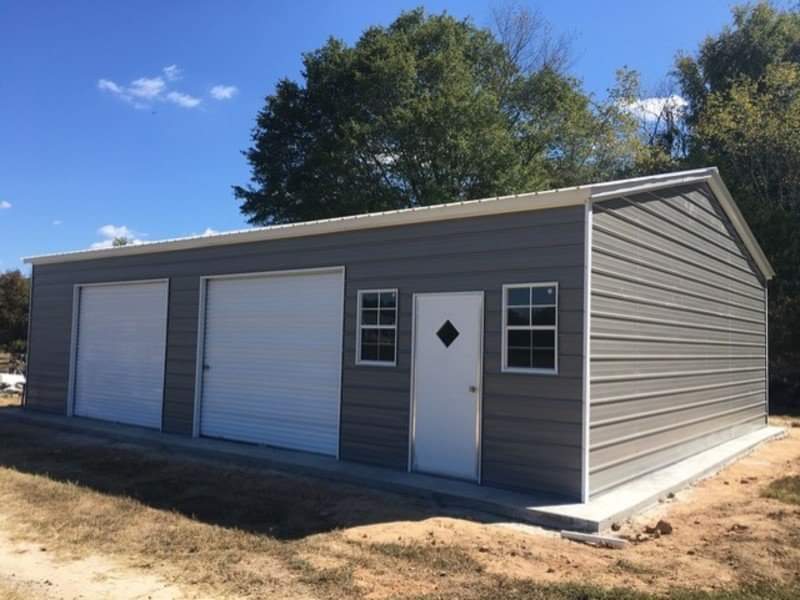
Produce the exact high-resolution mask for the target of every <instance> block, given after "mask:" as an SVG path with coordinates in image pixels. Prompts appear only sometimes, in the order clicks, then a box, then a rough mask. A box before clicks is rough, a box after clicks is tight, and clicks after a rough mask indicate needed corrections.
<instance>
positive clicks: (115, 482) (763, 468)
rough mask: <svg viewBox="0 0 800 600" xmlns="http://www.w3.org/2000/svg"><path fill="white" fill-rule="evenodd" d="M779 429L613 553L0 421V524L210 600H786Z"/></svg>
mask: <svg viewBox="0 0 800 600" xmlns="http://www.w3.org/2000/svg"><path fill="white" fill-rule="evenodd" d="M790 431H791V433H792V435H791V436H790V437H789V438H788V439H786V440H782V441H779V442H775V443H773V444H769V445H767V446H765V447H763V448H762V449H760V450H759V451H757V452H756V453H755V454H754V455H752V456H750V457H748V458H746V459H744V460H742V461H740V462H739V463H737V464H736V465H733V466H732V467H729V468H728V469H727V470H726V471H724V472H723V473H722V474H721V475H719V476H718V477H716V478H714V479H711V480H707V481H705V482H702V483H701V484H699V485H698V486H697V488H696V489H694V490H693V491H690V492H685V493H682V494H679V498H678V499H677V500H676V501H673V502H671V503H667V504H665V505H663V506H662V507H661V508H660V512H659V514H658V515H657V516H659V517H665V518H667V519H669V520H670V521H671V523H672V525H673V526H674V527H675V533H674V534H673V535H671V536H665V537H662V538H660V539H650V540H648V541H647V542H645V543H639V544H632V545H631V546H629V547H628V548H626V549H624V550H620V551H613V550H604V549H596V548H590V547H588V546H583V545H580V544H575V543H571V542H566V541H564V540H561V539H559V538H558V537H557V536H555V535H553V534H551V533H546V532H541V531H540V530H533V529H531V528H527V529H526V528H509V527H498V526H496V525H492V524H487V523H482V522H478V521H475V520H471V519H469V518H465V517H468V516H469V515H465V514H462V515H460V516H459V515H458V514H456V515H453V514H452V513H451V514H449V515H445V514H443V512H442V509H441V507H439V506H437V505H435V504H434V503H432V502H426V501H422V500H415V499H411V498H407V497H403V496H397V495H392V494H385V493H377V492H372V491H369V490H365V489H363V488H357V487H353V486H347V485H335V484H332V483H326V482H321V481H318V480H313V479H307V478H301V477H291V476H287V475H281V474H277V473H271V472H266V471H263V470H255V469H245V468H238V467H229V466H226V465H220V464H214V463H209V462H200V461H192V460H189V459H182V458H179V457H175V456H170V455H168V454H166V453H161V452H156V451H153V450H145V449H143V448H140V447H137V446H134V445H131V444H121V443H118V444H109V443H108V442H107V441H103V440H99V439H96V438H91V437H88V436H82V435H77V434H68V433H63V432H61V433H58V432H53V431H52V430H48V429H46V428H42V427H38V426H33V425H17V424H10V423H6V422H3V421H2V420H0V520H2V525H3V529H4V530H5V531H6V532H8V533H10V534H12V535H14V536H16V537H17V538H18V539H20V540H28V541H35V542H37V543H46V544H47V546H48V549H52V550H53V551H55V552H56V553H57V554H58V555H59V556H60V557H62V558H63V559H65V560H70V559H76V558H79V557H84V556H87V555H91V554H95V555H102V556H104V557H109V558H113V559H114V560H116V561H118V563H119V564H120V565H121V567H124V568H126V569H129V568H134V569H138V570H139V571H142V572H151V573H153V574H156V575H158V577H161V578H164V579H165V580H167V581H170V582H174V583H176V584H178V585H179V586H180V587H181V588H182V589H185V590H189V591H190V592H191V593H192V594H206V595H209V596H213V597H253V598H258V597H269V598H334V599H335V598H369V599H371V600H372V599H375V600H379V599H382V598H403V599H411V598H415V599H422V598H427V599H431V600H434V599H442V600H444V599H453V598H458V599H467V600H489V599H490V598H492V599H494V598H510V599H520V600H522V599H528V600H530V599H545V598H548V599H549V598H554V599H563V600H578V599H585V600H588V599H592V598H597V599H601V598H608V599H609V600H610V599H611V598H623V599H624V598H628V599H631V600H634V599H635V600H640V599H644V598H649V597H650V595H651V594H652V593H657V594H660V595H664V596H668V597H670V598H674V599H676V600H682V599H687V600H706V599H709V600H734V599H736V600H739V599H745V598H748V599H749V598H753V599H755V598H773V599H775V600H784V599H786V600H788V599H789V598H796V597H797V596H798V589H799V588H798V587H797V578H798V576H800V510H793V509H787V508H786V505H785V504H783V503H782V502H781V501H779V500H776V499H774V498H767V497H763V496H761V493H760V492H762V491H763V490H765V489H769V488H770V486H771V485H772V482H773V481H774V480H775V479H776V478H777V477H778V476H782V475H787V476H790V475H800V464H799V463H798V460H799V459H800V435H798V434H800V430H798V429H794V430H790ZM746 477H749V478H751V479H748V480H747V482H746V483H742V482H743V481H745V478H746ZM753 477H755V479H752V478H753ZM655 518H656V515H648V516H647V517H644V518H643V519H642V520H641V521H634V522H631V523H627V524H625V525H624V527H623V533H628V534H632V533H634V532H635V531H640V530H641V527H642V525H643V523H645V522H646V521H648V520H652V519H655ZM734 525H738V526H739V528H736V527H733V526H734ZM742 527H743V528H744V529H742ZM676 573H681V578H680V580H677V581H676V579H675V574H676ZM768 582H773V583H768ZM0 583H2V580H0ZM771 586H774V587H771ZM3 589H4V588H3V587H2V586H0V590H3ZM687 589H688V590H689V591H687ZM3 593H4V592H3V591H0V599H4V598H5V596H3ZM9 593H11V592H9ZM11 598H13V596H9V599H11ZM14 600H16V599H14Z"/></svg>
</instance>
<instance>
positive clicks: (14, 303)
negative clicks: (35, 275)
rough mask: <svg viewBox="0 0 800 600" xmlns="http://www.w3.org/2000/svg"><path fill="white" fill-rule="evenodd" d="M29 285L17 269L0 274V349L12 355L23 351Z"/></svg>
mask: <svg viewBox="0 0 800 600" xmlns="http://www.w3.org/2000/svg"><path fill="white" fill-rule="evenodd" d="M29 285H30V281H29V280H28V278H26V277H25V276H24V275H23V274H22V272H20V271H19V270H16V271H6V272H5V273H2V274H0V349H3V350H5V351H7V352H9V353H11V354H14V355H16V354H19V353H22V354H24V352H25V342H24V340H26V339H27V337H28V290H29Z"/></svg>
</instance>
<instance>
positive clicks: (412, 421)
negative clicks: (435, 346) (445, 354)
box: [407, 290, 486, 485]
mask: <svg viewBox="0 0 800 600" xmlns="http://www.w3.org/2000/svg"><path fill="white" fill-rule="evenodd" d="M422 296H480V299H481V316H480V323H479V325H478V328H479V331H478V339H479V340H480V341H479V345H480V348H479V349H478V357H479V360H478V362H479V364H478V391H477V394H478V402H477V410H476V413H477V414H476V418H475V460H476V461H477V465H476V472H477V474H478V478H477V483H478V485H480V484H481V481H482V478H483V473H482V469H481V464H482V462H483V461H482V460H481V457H482V454H483V359H484V340H483V338H484V320H485V313H486V294H485V292H484V291H483V290H475V291H466V292H421V293H416V294H412V296H411V369H410V370H411V390H410V392H409V395H410V398H409V411H408V412H409V415H408V421H409V422H408V465H407V471H408V472H409V473H411V472H412V471H413V470H414V439H415V434H416V431H415V429H416V414H415V413H416V410H415V408H416V398H415V397H414V396H415V394H414V390H415V381H414V360H415V358H416V346H417V340H416V330H417V297H422Z"/></svg>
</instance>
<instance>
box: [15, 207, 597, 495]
mask: <svg viewBox="0 0 800 600" xmlns="http://www.w3.org/2000/svg"><path fill="white" fill-rule="evenodd" d="M583 239H584V209H583V207H581V206H576V207H569V208H558V209H549V210H542V211H532V212H529V213H517V214H513V215H493V216H488V217H476V218H470V219H461V220H453V221H442V222H438V223H424V224H418V225H413V226H402V227H390V228H383V229H375V230H362V231H355V232H346V233H341V234H331V235H320V236H312V237H303V238H296V239H282V240H272V241H269V242H258V243H250V244H239V245H234V246H217V247H209V248H198V249H194V250H185V251H175V252H167V253H162V254H152V255H141V256H132V257H120V258H109V259H100V260H98V259H95V260H87V261H81V262H72V263H66V264H63V265H58V264H54V265H42V266H37V267H36V278H35V281H34V285H35V287H36V293H35V294H34V308H33V311H34V315H35V316H34V325H33V328H32V334H31V336H32V341H33V343H32V345H31V377H30V388H29V389H30V390H31V393H30V399H31V403H30V406H31V408H35V409H39V410H54V411H60V412H63V411H64V398H65V396H66V391H65V390H66V379H67V371H68V365H67V361H68V356H69V328H70V315H71V303H72V300H71V293H72V291H71V290H72V285H73V284H74V283H81V282H100V281H117V280H120V279H147V278H153V277H169V278H170V313H169V334H168V341H167V372H166V382H165V390H166V397H165V405H164V425H163V427H164V430H165V431H171V432H180V433H191V431H192V415H193V410H194V407H193V395H194V378H193V376H192V375H191V372H190V369H191V366H190V365H193V364H194V360H195V355H196V342H197V316H198V310H199V306H198V299H199V284H200V277H201V276H203V275H224V274H229V273H243V272H263V271H275V270H285V269H304V268H317V267H324V266H338V265H345V266H346V267H347V280H346V289H345V295H346V299H345V323H344V327H345V329H344V340H345V343H344V367H343V373H342V414H341V446H340V453H341V457H342V458H343V459H346V460H356V461H361V462H369V463H373V464H377V465H383V466H388V467H393V468H398V469H405V468H406V465H407V460H408V422H409V413H408V410H409V384H410V370H409V366H410V359H411V335H410V332H411V298H412V295H413V293H415V292H451V291H452V292H455V291H475V290H483V291H484V292H485V311H486V312H485V338H484V346H485V352H486V354H485V359H484V371H485V373H484V375H485V376H484V386H483V417H484V420H485V423H486V424H487V431H486V432H485V433H484V440H485V441H486V443H487V446H486V447H484V449H483V454H482V456H483V468H482V474H483V482H484V483H486V484H489V485H498V486H503V487H514V488H519V489H534V490H544V491H548V492H552V493H558V494H563V495H566V496H569V497H571V498H578V497H580V484H581V474H580V468H579V467H580V461H578V462H577V463H576V464H575V468H574V469H566V468H561V467H556V466H554V465H553V464H552V462H548V461H547V460H546V456H545V455H544V454H542V453H538V454H535V455H529V456H528V455H525V454H524V453H515V454H513V455H511V456H504V454H503V452H504V451H505V449H506V446H504V445H503V444H500V443H495V442H499V441H504V440H506V439H507V438H508V437H509V434H506V433H504V432H503V428H502V427H501V424H502V423H503V422H504V421H505V420H512V421H515V422H516V423H519V426H515V428H514V430H513V436H512V437H513V438H514V439H513V440H510V441H512V442H514V443H515V444H519V445H521V446H524V445H525V444H541V440H543V439H545V440H546V439H550V438H551V437H552V436H551V435H550V430H551V429H552V422H553V421H557V422H559V423H565V424H571V426H569V427H564V428H561V429H559V431H560V432H561V433H563V436H564V439H563V442H562V444H561V445H559V446H557V447H555V446H554V448H555V449H556V450H555V451H558V452H560V451H561V449H562V448H563V447H569V448H573V449H580V446H581V436H580V435H573V434H574V432H575V430H576V427H577V428H578V429H579V428H580V425H579V424H580V423H581V395H582V381H583V379H582V377H581V374H580V372H579V371H578V369H577V368H576V365H577V364H578V363H579V361H580V360H581V353H582V341H581V340H582V335H583V327H582V319H581V311H582V310H583V273H584V264H583V263H584V256H583V254H584V248H583ZM537 281H558V282H559V294H560V311H561V312H560V314H559V321H560V324H561V327H560V332H559V363H560V365H561V366H562V369H563V370H564V372H563V373H562V374H560V375H559V376H557V377H553V376H543V375H520V374H516V373H501V372H500V361H501V352H500V347H501V316H502V315H501V307H500V303H501V290H502V286H503V285H504V284H509V283H528V282H537ZM386 287H389V288H395V287H396V288H399V292H400V296H399V305H398V310H399V314H398V364H397V366H396V367H394V368H376V367H368V366H356V365H355V343H354V339H355V331H356V322H355V319H356V316H355V315H356V293H357V291H358V289H360V288H386ZM545 445H547V444H545Z"/></svg>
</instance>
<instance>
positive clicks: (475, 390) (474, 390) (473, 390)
mask: <svg viewBox="0 0 800 600" xmlns="http://www.w3.org/2000/svg"><path fill="white" fill-rule="evenodd" d="M469 391H470V392H472V393H473V394H474V393H475V392H477V391H478V387H477V386H474V385H471V386H469Z"/></svg>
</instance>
